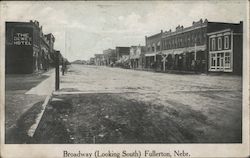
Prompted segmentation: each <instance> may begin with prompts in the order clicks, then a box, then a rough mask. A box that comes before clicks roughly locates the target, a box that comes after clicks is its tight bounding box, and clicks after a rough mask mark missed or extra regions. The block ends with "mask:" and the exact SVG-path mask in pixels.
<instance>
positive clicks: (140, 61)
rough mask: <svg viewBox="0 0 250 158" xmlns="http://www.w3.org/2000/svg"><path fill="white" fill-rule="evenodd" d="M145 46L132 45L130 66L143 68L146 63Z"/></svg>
mask: <svg viewBox="0 0 250 158" xmlns="http://www.w3.org/2000/svg"><path fill="white" fill-rule="evenodd" d="M145 53H146V47H145V46H140V45H139V46H131V47H130V54H129V58H130V68H132V69H142V68H144V65H145Z"/></svg>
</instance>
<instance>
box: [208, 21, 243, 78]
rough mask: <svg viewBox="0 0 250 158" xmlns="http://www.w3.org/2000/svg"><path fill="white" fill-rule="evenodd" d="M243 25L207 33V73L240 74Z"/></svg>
mask: <svg viewBox="0 0 250 158" xmlns="http://www.w3.org/2000/svg"><path fill="white" fill-rule="evenodd" d="M242 31H243V23H242V22H240V23H239V24H228V25H227V27H225V28H223V29H221V30H219V31H214V32H210V33H208V34H207V35H208V52H209V53H208V56H209V57H208V71H209V72H231V73H234V74H242V55H243V54H242V53H243V36H242Z"/></svg>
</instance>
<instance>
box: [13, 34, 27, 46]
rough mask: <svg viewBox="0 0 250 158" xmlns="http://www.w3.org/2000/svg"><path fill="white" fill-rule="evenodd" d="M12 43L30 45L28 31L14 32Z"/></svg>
mask: <svg viewBox="0 0 250 158" xmlns="http://www.w3.org/2000/svg"><path fill="white" fill-rule="evenodd" d="M13 43H14V45H26V46H30V45H31V37H30V35H29V33H16V34H15V35H14V42H13Z"/></svg>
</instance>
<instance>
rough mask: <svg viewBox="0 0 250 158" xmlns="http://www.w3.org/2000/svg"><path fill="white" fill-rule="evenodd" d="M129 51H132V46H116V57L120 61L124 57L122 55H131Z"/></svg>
mask: <svg viewBox="0 0 250 158" xmlns="http://www.w3.org/2000/svg"><path fill="white" fill-rule="evenodd" d="M129 52H130V47H116V48H115V53H116V59H117V61H119V60H120V59H121V58H123V57H122V56H124V55H125V56H129Z"/></svg>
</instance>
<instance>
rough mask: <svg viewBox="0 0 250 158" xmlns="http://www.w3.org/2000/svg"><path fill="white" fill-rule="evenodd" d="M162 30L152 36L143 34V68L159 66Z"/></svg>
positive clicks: (156, 67)
mask: <svg viewBox="0 0 250 158" xmlns="http://www.w3.org/2000/svg"><path fill="white" fill-rule="evenodd" d="M162 35H163V31H162V30H161V32H160V33H157V34H155V35H152V36H149V37H147V36H145V43H146V54H145V60H146V61H145V68H146V69H159V67H160V66H161V64H159V63H160V61H159V60H161V56H160V55H159V54H161V50H162V49H161V40H162Z"/></svg>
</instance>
